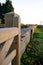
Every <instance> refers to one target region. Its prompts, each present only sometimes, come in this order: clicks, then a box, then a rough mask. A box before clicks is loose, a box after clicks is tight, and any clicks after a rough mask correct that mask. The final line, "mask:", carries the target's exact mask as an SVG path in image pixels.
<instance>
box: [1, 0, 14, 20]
mask: <svg viewBox="0 0 43 65" xmlns="http://www.w3.org/2000/svg"><path fill="white" fill-rule="evenodd" d="M12 11H13V12H14V8H13V6H12V2H11V1H10V0H6V2H5V3H2V5H1V3H0V18H1V19H4V15H5V14H6V13H8V12H12Z"/></svg>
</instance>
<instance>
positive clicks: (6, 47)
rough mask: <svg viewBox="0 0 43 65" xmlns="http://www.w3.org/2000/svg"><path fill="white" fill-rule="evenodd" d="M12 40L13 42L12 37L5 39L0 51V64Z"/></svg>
mask: <svg viewBox="0 0 43 65" xmlns="http://www.w3.org/2000/svg"><path fill="white" fill-rule="evenodd" d="M12 42H13V38H12V39H9V40H8V41H6V43H5V45H4V46H3V48H2V51H1V52H0V64H1V63H2V61H3V60H4V58H5V56H6V54H7V52H8V50H9V48H10V46H11V44H12Z"/></svg>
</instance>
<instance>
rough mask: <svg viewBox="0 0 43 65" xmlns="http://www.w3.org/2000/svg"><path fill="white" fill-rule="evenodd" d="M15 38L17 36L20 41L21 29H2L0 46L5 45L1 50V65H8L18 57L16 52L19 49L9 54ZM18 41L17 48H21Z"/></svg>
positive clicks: (0, 30) (0, 31)
mask: <svg viewBox="0 0 43 65" xmlns="http://www.w3.org/2000/svg"><path fill="white" fill-rule="evenodd" d="M15 36H17V37H16V38H17V39H16V40H18V37H19V29H18V28H16V27H15V28H1V29H0V45H2V44H4V45H3V46H2V48H1V50H0V65H8V64H9V63H10V62H11V61H12V60H13V59H14V57H15V56H16V53H17V52H18V51H16V50H17V49H18V48H17V49H14V50H13V51H12V52H10V53H9V54H7V53H8V51H9V49H10V47H11V45H12V42H13V40H14V38H15ZM18 41H19V40H18ZM18 41H17V44H16V45H17V46H19V45H18V44H19V43H18ZM17 55H18V54H17ZM18 56H19V55H18ZM18 60H19V59H17V61H18ZM18 63H19V62H18Z"/></svg>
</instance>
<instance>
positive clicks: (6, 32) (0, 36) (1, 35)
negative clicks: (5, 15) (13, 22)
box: [0, 28, 19, 44]
mask: <svg viewBox="0 0 43 65" xmlns="http://www.w3.org/2000/svg"><path fill="white" fill-rule="evenodd" d="M18 33H19V30H18V28H2V29H0V44H1V43H2V42H4V41H6V40H8V39H10V38H13V37H14V36H16V35H18Z"/></svg>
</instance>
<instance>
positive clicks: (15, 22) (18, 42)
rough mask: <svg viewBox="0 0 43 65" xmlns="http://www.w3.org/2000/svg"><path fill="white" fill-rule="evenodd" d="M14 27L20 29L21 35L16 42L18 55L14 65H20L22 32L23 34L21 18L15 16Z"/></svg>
mask: <svg viewBox="0 0 43 65" xmlns="http://www.w3.org/2000/svg"><path fill="white" fill-rule="evenodd" d="M13 26H15V27H18V29H19V34H18V36H17V37H16V41H17V43H16V51H17V54H16V57H15V58H14V59H13V61H12V65H15V64H16V65H20V32H21V31H20V26H21V24H20V17H19V16H15V17H14V18H13ZM12 48H13V47H12Z"/></svg>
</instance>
